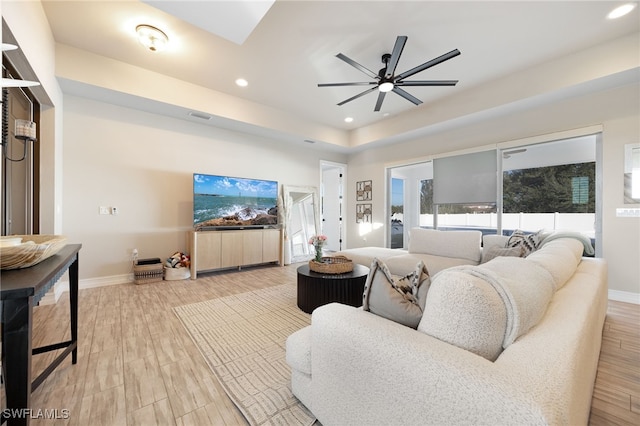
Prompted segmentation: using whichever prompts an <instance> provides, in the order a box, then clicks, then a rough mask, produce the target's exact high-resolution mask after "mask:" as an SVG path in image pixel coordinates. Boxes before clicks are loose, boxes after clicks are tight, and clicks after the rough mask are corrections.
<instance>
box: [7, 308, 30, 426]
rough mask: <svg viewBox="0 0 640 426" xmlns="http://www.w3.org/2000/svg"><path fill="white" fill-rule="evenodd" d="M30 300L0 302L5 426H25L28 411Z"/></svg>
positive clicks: (28, 417)
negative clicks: (5, 409)
mask: <svg viewBox="0 0 640 426" xmlns="http://www.w3.org/2000/svg"><path fill="white" fill-rule="evenodd" d="M32 300H33V297H28V298H24V299H9V300H4V301H3V302H2V322H3V323H4V325H3V336H2V365H3V366H11V367H10V368H5V392H6V397H7V411H3V412H2V416H3V419H4V418H6V419H7V425H8V426H14V425H16V426H17V425H28V424H29V420H30V412H29V407H31V322H32V318H33V316H32V313H33V308H32V305H31V302H32Z"/></svg>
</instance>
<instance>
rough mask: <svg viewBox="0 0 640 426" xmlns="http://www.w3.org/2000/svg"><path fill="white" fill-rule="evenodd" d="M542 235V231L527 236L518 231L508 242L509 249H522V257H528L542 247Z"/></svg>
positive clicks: (514, 232)
mask: <svg viewBox="0 0 640 426" xmlns="http://www.w3.org/2000/svg"><path fill="white" fill-rule="evenodd" d="M540 233H541V231H538V232H536V233H533V234H527V233H525V232H524V231H521V230H520V229H516V230H515V231H513V233H512V234H511V236H510V237H509V240H507V247H522V257H527V256H528V255H529V254H531V253H533V252H534V251H536V250H537V249H538V247H539V246H540Z"/></svg>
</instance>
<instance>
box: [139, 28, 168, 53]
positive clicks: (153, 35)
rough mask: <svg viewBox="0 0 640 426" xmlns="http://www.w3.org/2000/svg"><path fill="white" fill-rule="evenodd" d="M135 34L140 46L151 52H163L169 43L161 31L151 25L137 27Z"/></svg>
mask: <svg viewBox="0 0 640 426" xmlns="http://www.w3.org/2000/svg"><path fill="white" fill-rule="evenodd" d="M136 33H138V40H139V41H140V44H142V45H143V46H144V47H146V48H147V49H149V50H150V51H152V52H160V51H162V50H164V48H165V47H166V46H167V43H168V42H169V37H167V35H166V34H165V33H164V32H163V31H161V30H159V29H158V28H156V27H154V26H152V25H144V24H143V25H138V26H137V27H136Z"/></svg>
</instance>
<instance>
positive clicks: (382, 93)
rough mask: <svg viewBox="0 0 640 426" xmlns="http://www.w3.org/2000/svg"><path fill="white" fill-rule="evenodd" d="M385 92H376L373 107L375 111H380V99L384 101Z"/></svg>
mask: <svg viewBox="0 0 640 426" xmlns="http://www.w3.org/2000/svg"><path fill="white" fill-rule="evenodd" d="M386 94H387V93H386V92H380V93H379V94H378V100H377V102H376V107H375V108H374V109H373V110H374V111H375V112H378V111H380V108H382V101H384V95H386Z"/></svg>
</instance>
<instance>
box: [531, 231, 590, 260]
mask: <svg viewBox="0 0 640 426" xmlns="http://www.w3.org/2000/svg"><path fill="white" fill-rule="evenodd" d="M559 238H574V239H576V240H578V241H580V242H581V243H582V245H583V247H584V248H583V255H585V256H593V255H595V254H596V251H595V249H594V248H593V244H591V238H589V237H587V236H586V235H584V234H581V233H580V232H573V231H554V232H552V233H551V234H548V235H545V236H544V237H543V239H542V241H541V242H540V247H542V246H544V245H545V244H547V243H548V242H551V241H553V240H557V239H559Z"/></svg>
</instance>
